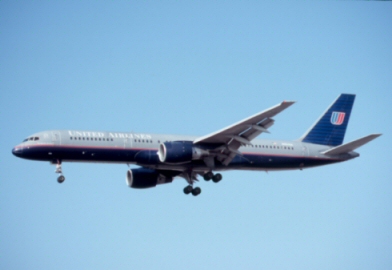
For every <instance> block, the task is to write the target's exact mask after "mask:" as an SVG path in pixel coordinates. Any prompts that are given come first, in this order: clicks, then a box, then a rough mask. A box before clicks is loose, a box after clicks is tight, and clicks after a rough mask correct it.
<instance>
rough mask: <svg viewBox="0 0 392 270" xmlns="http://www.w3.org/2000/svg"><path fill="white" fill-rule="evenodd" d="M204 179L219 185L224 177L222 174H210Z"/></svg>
mask: <svg viewBox="0 0 392 270" xmlns="http://www.w3.org/2000/svg"><path fill="white" fill-rule="evenodd" d="M203 177H204V180H206V181H210V180H211V179H212V181H213V182H214V183H218V182H219V181H220V180H222V175H221V174H220V173H217V174H213V173H212V172H208V173H206V174H205V175H204V176H203Z"/></svg>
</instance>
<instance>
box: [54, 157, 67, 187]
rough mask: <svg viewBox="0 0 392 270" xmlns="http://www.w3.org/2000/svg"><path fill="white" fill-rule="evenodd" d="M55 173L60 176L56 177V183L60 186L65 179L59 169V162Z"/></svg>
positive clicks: (58, 161)
mask: <svg viewBox="0 0 392 270" xmlns="http://www.w3.org/2000/svg"><path fill="white" fill-rule="evenodd" d="M55 173H58V174H60V176H59V177H57V182H58V183H59V184H61V183H62V182H64V181H65V177H64V175H63V171H62V168H61V160H57V163H56V170H55Z"/></svg>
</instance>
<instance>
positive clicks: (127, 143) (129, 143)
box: [124, 138, 132, 148]
mask: <svg viewBox="0 0 392 270" xmlns="http://www.w3.org/2000/svg"><path fill="white" fill-rule="evenodd" d="M131 147H132V139H130V138H124V148H131Z"/></svg>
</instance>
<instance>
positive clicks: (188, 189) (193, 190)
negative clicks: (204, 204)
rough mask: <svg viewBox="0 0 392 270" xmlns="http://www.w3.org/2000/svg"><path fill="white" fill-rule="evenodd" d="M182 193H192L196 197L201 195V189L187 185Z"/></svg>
mask: <svg viewBox="0 0 392 270" xmlns="http://www.w3.org/2000/svg"><path fill="white" fill-rule="evenodd" d="M184 193H185V194H186V195H188V194H189V193H192V195H193V196H197V195H199V194H200V193H201V189H200V188H199V187H195V188H193V187H192V186H190V185H189V186H186V187H185V188H184Z"/></svg>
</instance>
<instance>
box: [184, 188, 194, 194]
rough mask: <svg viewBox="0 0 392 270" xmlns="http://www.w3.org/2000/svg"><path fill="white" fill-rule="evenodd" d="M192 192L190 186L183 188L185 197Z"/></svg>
mask: <svg viewBox="0 0 392 270" xmlns="http://www.w3.org/2000/svg"><path fill="white" fill-rule="evenodd" d="M192 191H193V188H192V186H186V187H185V188H184V193H185V194H186V195H188V194H189V193H191V192H192Z"/></svg>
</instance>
